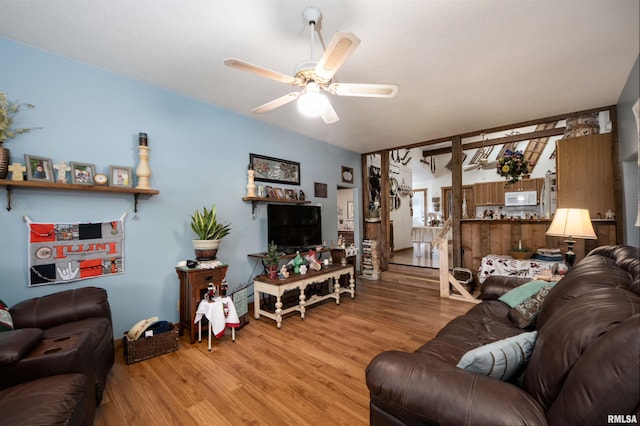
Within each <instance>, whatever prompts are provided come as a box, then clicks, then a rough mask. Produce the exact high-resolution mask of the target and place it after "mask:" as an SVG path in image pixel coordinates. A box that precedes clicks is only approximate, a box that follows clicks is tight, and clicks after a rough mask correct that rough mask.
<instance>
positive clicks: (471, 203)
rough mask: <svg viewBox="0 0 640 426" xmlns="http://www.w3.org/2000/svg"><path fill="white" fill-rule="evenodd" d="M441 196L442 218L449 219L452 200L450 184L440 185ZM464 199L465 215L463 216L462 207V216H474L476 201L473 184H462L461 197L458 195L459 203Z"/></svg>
mask: <svg viewBox="0 0 640 426" xmlns="http://www.w3.org/2000/svg"><path fill="white" fill-rule="evenodd" d="M442 196H443V198H444V199H443V206H444V208H443V211H442V215H443V219H444V220H447V219H449V212H450V211H452V210H451V200H453V188H452V187H450V186H444V187H442ZM464 200H466V201H467V211H466V213H467V216H466V217H465V215H464V213H465V211H464V209H463V210H462V218H463V219H467V218H474V217H475V215H476V201H475V191H474V189H473V185H463V186H462V197H460V203H463V202H464Z"/></svg>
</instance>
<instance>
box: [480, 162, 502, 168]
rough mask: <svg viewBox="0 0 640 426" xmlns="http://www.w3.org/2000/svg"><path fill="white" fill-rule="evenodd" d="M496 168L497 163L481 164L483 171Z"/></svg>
mask: <svg viewBox="0 0 640 426" xmlns="http://www.w3.org/2000/svg"><path fill="white" fill-rule="evenodd" d="M496 167H498V162H497V161H490V162H486V163H482V168H483V169H485V170H491V169H495V168H496Z"/></svg>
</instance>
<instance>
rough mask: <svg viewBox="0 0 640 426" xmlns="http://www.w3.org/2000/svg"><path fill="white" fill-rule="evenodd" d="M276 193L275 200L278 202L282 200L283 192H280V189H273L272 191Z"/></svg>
mask: <svg viewBox="0 0 640 426" xmlns="http://www.w3.org/2000/svg"><path fill="white" fill-rule="evenodd" d="M273 190H274V191H275V193H276V198H277V199H278V200H284V199H285V198H284V191H283V190H282V188H274V189H273Z"/></svg>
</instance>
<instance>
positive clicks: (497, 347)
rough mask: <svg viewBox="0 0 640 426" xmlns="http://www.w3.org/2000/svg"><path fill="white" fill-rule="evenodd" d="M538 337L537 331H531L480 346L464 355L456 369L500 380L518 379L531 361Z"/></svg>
mask: <svg viewBox="0 0 640 426" xmlns="http://www.w3.org/2000/svg"><path fill="white" fill-rule="evenodd" d="M537 336H538V332H537V331H530V332H527V333H522V334H518V335H516V336H512V337H509V338H507V339H503V340H498V341H497V342H493V343H489V344H487V345H484V346H480V347H479V348H476V349H473V350H471V351H469V352H467V353H466V354H464V355H463V356H462V358H461V359H460V361H459V362H458V365H457V366H456V367H458V368H462V369H464V370H467V371H470V372H472V373H476V374H482V375H484V376H489V377H493V378H494V379H498V380H509V379H511V378H513V377H517V376H518V375H519V374H520V373H521V372H522V370H524V367H525V366H526V365H527V362H528V361H529V356H530V355H531V352H533V346H534V345H535V342H536V337H537Z"/></svg>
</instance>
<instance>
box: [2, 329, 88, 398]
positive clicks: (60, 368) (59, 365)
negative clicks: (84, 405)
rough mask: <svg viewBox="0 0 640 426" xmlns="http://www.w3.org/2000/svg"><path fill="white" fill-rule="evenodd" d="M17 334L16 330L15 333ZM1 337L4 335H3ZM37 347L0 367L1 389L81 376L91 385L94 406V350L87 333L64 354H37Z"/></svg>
mask: <svg viewBox="0 0 640 426" xmlns="http://www.w3.org/2000/svg"><path fill="white" fill-rule="evenodd" d="M18 331H19V330H18ZM4 333H7V332H6V331H5V332H4ZM38 348H39V346H37V345H36V347H35V348H33V349H32V350H28V351H27V353H26V354H25V355H23V356H22V357H21V358H20V359H19V360H18V361H16V362H14V363H11V364H6V365H0V377H1V378H2V380H0V389H5V388H8V387H11V386H15V385H17V384H19V383H24V382H28V381H30V380H35V379H38V378H40V377H48V376H54V375H56V374H65V373H81V374H84V375H85V376H87V379H88V380H89V382H90V383H91V400H92V403H93V404H94V405H95V390H94V388H95V373H94V370H95V366H94V360H93V346H92V344H91V335H90V333H89V332H83V333H81V335H80V336H79V338H78V340H77V342H76V343H75V344H74V345H73V346H71V347H68V348H65V349H63V350H59V351H57V350H53V351H50V352H49V351H44V352H42V353H41V352H40V351H39V349H38Z"/></svg>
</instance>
